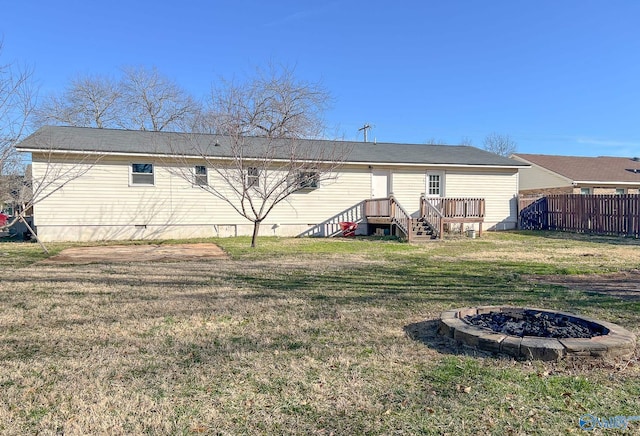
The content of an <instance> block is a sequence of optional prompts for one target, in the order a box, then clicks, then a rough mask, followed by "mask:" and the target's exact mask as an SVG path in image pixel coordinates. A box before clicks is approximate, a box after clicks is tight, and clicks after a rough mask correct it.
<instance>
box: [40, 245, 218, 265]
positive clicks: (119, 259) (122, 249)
mask: <svg viewBox="0 0 640 436" xmlns="http://www.w3.org/2000/svg"><path fill="white" fill-rule="evenodd" d="M227 257H228V256H227V254H226V253H225V252H224V251H223V250H222V249H221V248H220V247H218V246H217V245H216V244H204V243H203V244H175V245H108V246H101V247H74V248H67V249H66V250H63V251H62V252H60V254H57V255H55V256H52V257H50V258H48V259H46V260H43V261H42V262H41V263H54V264H55V263H65V264H87V263H128V262H180V261H188V260H202V259H212V258H221V259H226V258H227Z"/></svg>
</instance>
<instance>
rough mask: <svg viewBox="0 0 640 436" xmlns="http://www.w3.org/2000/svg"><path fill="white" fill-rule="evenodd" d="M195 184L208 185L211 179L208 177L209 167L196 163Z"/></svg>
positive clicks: (194, 171)
mask: <svg viewBox="0 0 640 436" xmlns="http://www.w3.org/2000/svg"><path fill="white" fill-rule="evenodd" d="M193 184H194V185H195V186H207V185H208V184H209V180H208V179H207V167H206V166H204V165H196V166H195V168H194V169H193Z"/></svg>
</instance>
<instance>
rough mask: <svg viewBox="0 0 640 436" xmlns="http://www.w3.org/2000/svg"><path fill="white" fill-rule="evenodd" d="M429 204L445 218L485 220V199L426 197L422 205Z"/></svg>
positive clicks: (423, 198)
mask: <svg viewBox="0 0 640 436" xmlns="http://www.w3.org/2000/svg"><path fill="white" fill-rule="evenodd" d="M425 202H427V203H429V204H431V205H432V206H433V207H435V208H436V209H437V210H439V211H440V213H441V214H442V216H443V217H444V218H461V219H463V218H476V219H477V218H484V213H485V212H484V211H485V209H484V198H464V197H459V198H455V197H452V198H448V197H424V196H422V201H421V203H425Z"/></svg>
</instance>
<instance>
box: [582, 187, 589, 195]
mask: <svg viewBox="0 0 640 436" xmlns="http://www.w3.org/2000/svg"><path fill="white" fill-rule="evenodd" d="M580 194H582V195H589V194H591V188H580Z"/></svg>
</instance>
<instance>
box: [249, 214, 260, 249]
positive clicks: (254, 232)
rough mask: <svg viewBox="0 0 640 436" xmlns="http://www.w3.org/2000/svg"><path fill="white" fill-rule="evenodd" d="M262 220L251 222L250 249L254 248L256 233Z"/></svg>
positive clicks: (256, 238)
mask: <svg viewBox="0 0 640 436" xmlns="http://www.w3.org/2000/svg"><path fill="white" fill-rule="evenodd" d="M261 222H262V220H259V221H254V222H253V236H252V237H251V248H256V241H257V240H258V232H259V231H260V223H261Z"/></svg>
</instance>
